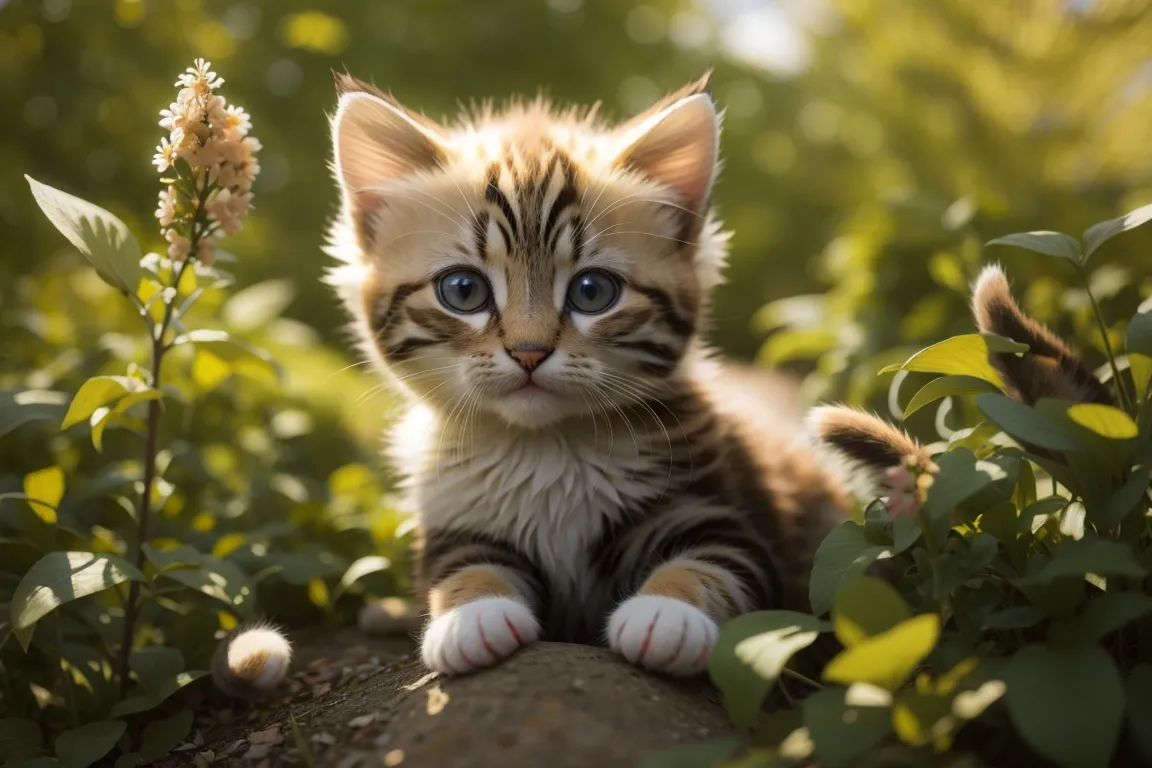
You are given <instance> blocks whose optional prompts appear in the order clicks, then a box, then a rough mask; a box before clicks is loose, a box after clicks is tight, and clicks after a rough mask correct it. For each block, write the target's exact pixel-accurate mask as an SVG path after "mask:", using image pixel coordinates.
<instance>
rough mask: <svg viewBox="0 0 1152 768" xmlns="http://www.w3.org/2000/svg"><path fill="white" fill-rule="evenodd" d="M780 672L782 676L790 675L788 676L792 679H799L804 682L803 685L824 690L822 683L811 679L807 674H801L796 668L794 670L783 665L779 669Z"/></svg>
mask: <svg viewBox="0 0 1152 768" xmlns="http://www.w3.org/2000/svg"><path fill="white" fill-rule="evenodd" d="M780 674H782V675H783V676H784V677H790V678H792V679H793V680H798V681H800V682H801V683H804V684H805V685H807V686H809V687H810V688H812V689H813V690H817V691H822V690H824V686H823V685H821V684H820V683H818V682H816V681H815V680H813V679H812V678H810V677H808V676H807V675H802V674H800V673H799V672H797V671H796V670H794V669H790V668H788V667H784V668H782V669H781V670H780Z"/></svg>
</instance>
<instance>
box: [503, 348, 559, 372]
mask: <svg viewBox="0 0 1152 768" xmlns="http://www.w3.org/2000/svg"><path fill="white" fill-rule="evenodd" d="M508 354H509V355H511V356H512V359H513V360H515V361H516V362H518V363H520V367H521V368H523V369H524V370H526V371H528V372H532V371H534V370H535V369H536V368H538V367H540V364H541V363H543V362H544V361H545V360H546V359H547V358H548V355H550V354H552V348H551V347H540V346H535V345H532V344H521V345H520V346H518V347H512V348H511V349H509V350H508Z"/></svg>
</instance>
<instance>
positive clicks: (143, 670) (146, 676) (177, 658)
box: [128, 645, 184, 688]
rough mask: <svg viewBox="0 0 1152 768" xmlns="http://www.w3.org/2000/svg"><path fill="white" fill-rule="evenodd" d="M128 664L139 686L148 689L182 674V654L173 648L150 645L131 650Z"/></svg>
mask: <svg viewBox="0 0 1152 768" xmlns="http://www.w3.org/2000/svg"><path fill="white" fill-rule="evenodd" d="M128 664H129V666H131V667H132V671H133V672H135V673H136V679H137V680H139V682H140V686H141V687H142V688H150V687H152V686H153V685H155V684H157V683H160V682H163V681H164V680H169V679H171V678H174V677H176V675H178V674H180V673H181V672H183V671H184V654H182V653H180V651H178V650H176V649H175V648H167V647H165V646H162V645H150V646H147V647H146V648H137V649H135V650H133V651H132V655H131V656H130V657H129V659H128Z"/></svg>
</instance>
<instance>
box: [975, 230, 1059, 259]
mask: <svg viewBox="0 0 1152 768" xmlns="http://www.w3.org/2000/svg"><path fill="white" fill-rule="evenodd" d="M987 244H988V245H1014V246H1016V247H1017V248H1024V249H1026V250H1029V251H1032V252H1034V253H1042V254H1044V255H1045V256H1057V257H1059V258H1061V259H1068V261H1071V262H1073V263H1074V264H1079V263H1080V243H1078V242H1077V241H1076V238H1074V237H1071V236H1069V235H1066V234H1064V233H1063V232H1050V231H1046V230H1040V231H1036V232H1017V233H1015V234H1011V235H1005V236H1004V237H998V238H996V239H995V240H989V241H988V243H987Z"/></svg>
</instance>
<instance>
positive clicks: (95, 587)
mask: <svg viewBox="0 0 1152 768" xmlns="http://www.w3.org/2000/svg"><path fill="white" fill-rule="evenodd" d="M129 579H132V580H134V581H140V582H144V581H146V580H145V578H144V575H143V574H142V573H140V571H138V570H136V568H134V567H133V566H132V565H130V564H129V563H128V562H127V561H125V560H123V559H121V558H119V557H116V556H115V555H105V554H93V553H91V552H50V553H48V554H47V555H44V557H42V558H40V560H39V561H38V562H37V563H36V565H34V566H32V569H31V570H29V571H28V573H26V574H24V578H23V579H21V581H20V585H19V586H18V587H16V592H15V594H13V595H12V608H11V611H12V630H13V632H14V633H15V634H16V637H17V638H18V639H19V640H20V643H21V645H23V646H24V648H25V649H27V647H28V641H29V640H31V638H32V630H33V628H34V627H35V626H36V622H37V621H39V620H40V619H41V618H43V617H44V616H46V615H47V614H48V613H50V612H51V611H53V610H55V609H56V608H58V607H59V606H60V605H63V604H64V603H67V602H71V601H72V600H76V599H78V598H81V597H85V596H86V595H91V594H94V593H96V592H100V591H102V590H105V589H108V588H109V587H114V586H116V585H117V584H120V583H122V582H124V581H127V580H129Z"/></svg>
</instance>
